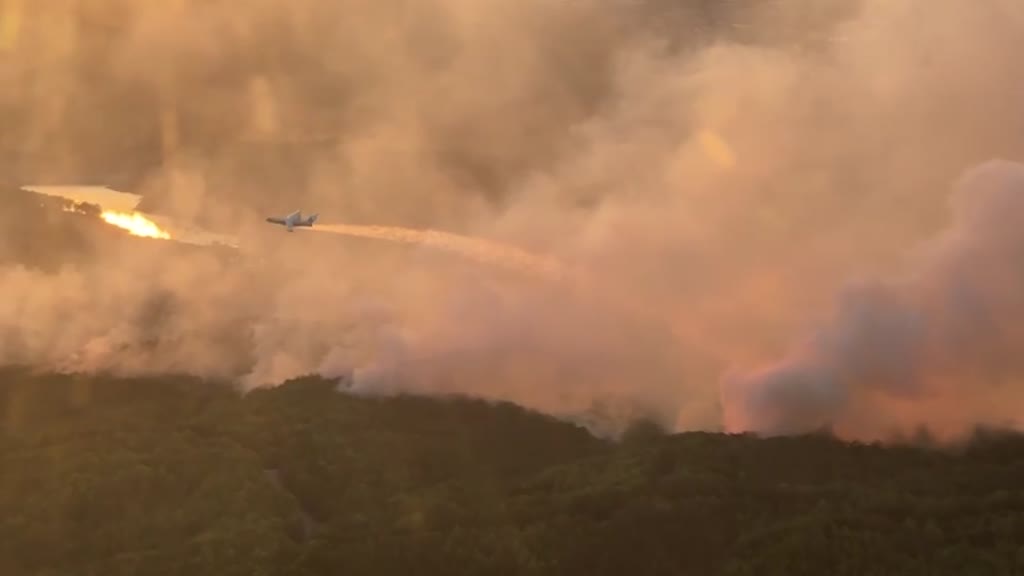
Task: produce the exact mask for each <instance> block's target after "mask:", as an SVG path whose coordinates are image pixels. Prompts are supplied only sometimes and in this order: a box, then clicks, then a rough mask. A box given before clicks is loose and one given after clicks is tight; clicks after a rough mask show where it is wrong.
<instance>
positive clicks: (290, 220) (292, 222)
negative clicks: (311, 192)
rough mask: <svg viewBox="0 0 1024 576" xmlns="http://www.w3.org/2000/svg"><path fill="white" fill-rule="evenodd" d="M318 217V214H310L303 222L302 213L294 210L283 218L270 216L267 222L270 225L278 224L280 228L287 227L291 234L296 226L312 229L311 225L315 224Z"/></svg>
mask: <svg viewBox="0 0 1024 576" xmlns="http://www.w3.org/2000/svg"><path fill="white" fill-rule="evenodd" d="M319 216H320V215H319V214H310V215H309V217H308V218H306V219H305V220H303V219H302V211H301V210H296V211H295V212H292V213H291V214H289V215H287V216H285V217H284V218H277V217H273V216H271V217H270V218H267V222H270V223H271V224H280V225H282V226H285V227H287V228H288V231H289V232H293V231H294V229H295V227H296V226H305V227H309V228H312V227H313V223H314V222H316V219H317V218H318V217H319Z"/></svg>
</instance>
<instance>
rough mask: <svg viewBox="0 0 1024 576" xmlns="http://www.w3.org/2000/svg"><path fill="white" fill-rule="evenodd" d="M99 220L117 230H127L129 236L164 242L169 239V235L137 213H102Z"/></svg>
mask: <svg viewBox="0 0 1024 576" xmlns="http://www.w3.org/2000/svg"><path fill="white" fill-rule="evenodd" d="M100 218H103V220H104V221H106V222H107V223H108V224H113V225H114V226H117V227H118V228H123V229H124V230H127V231H128V233H129V234H132V235H134V236H142V237H144V238H162V239H164V240H169V239H170V238H171V235H170V234H168V233H167V232H164V231H163V230H161V229H160V227H159V226H157V225H156V224H154V223H153V222H152V221H151V220H149V219H148V218H146V217H145V216H143V215H141V214H139V213H137V212H132V213H131V214H126V213H124V212H103V213H102V214H100Z"/></svg>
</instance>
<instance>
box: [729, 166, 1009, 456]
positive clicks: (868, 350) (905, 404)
mask: <svg viewBox="0 0 1024 576" xmlns="http://www.w3.org/2000/svg"><path fill="white" fill-rule="evenodd" d="M951 205H952V208H953V216H954V217H953V223H952V224H951V226H950V228H949V229H948V230H946V231H944V232H943V233H942V234H941V235H939V236H938V237H937V238H935V239H934V240H932V241H930V242H929V243H927V244H926V245H925V246H924V247H923V249H922V250H921V254H920V255H919V256H918V262H917V263H916V266H915V267H914V268H913V269H912V271H911V273H910V274H908V275H907V276H906V277H905V278H901V279H898V280H893V281H888V282H882V281H876V282H871V283H866V284H861V285H857V286H855V287H851V288H850V289H849V291H848V292H847V293H845V294H844V296H843V298H842V299H841V300H840V302H839V307H838V310H837V311H836V315H835V317H834V318H833V319H832V321H831V322H830V323H829V324H828V325H827V326H826V327H824V328H823V329H821V330H820V331H819V332H818V333H817V335H816V336H815V337H814V338H812V339H811V340H810V341H808V342H807V343H805V344H804V345H803V346H802V347H800V348H799V349H797V350H796V351H794V352H793V353H792V354H791V355H790V356H789V357H788V358H787V359H785V360H784V361H782V362H781V363H780V364H778V365H776V366H773V367H770V368H767V369H764V370H762V371H760V372H755V373H752V374H747V375H743V376H735V377H733V378H731V379H729V380H727V383H726V386H725V388H724V390H723V394H724V395H725V396H726V398H727V401H726V403H725V404H726V405H727V406H730V407H731V408H732V409H733V410H734V411H733V412H732V413H731V414H729V416H730V417H731V418H732V419H733V422H731V424H732V425H734V426H736V427H738V428H742V429H755V430H761V431H767V432H774V433H780V432H782V433H784V432H805V431H808V430H811V429H814V428H817V427H821V426H830V427H833V428H834V429H835V430H836V431H837V432H839V433H841V434H844V435H847V436H856V437H865V438H872V437H874V438H878V437H884V436H885V435H887V434H892V433H908V432H913V431H914V430H915V429H917V428H926V429H928V430H930V431H932V432H933V433H935V434H938V435H941V436H944V437H955V436H959V435H962V434H965V433H969V432H970V431H971V429H972V428H973V427H975V426H977V425H979V424H987V425H999V426H1008V427H1021V426H1024V419H1021V416H1020V409H1021V407H1022V401H1024V390H1022V389H1021V384H1022V383H1024V354H1022V352H1024V329H1022V328H1021V326H1020V318H1021V317H1022V316H1024V272H1022V271H1021V269H1020V266H1019V263H1020V262H1021V261H1022V258H1024V228H1022V227H1021V226H1020V215H1021V214H1022V213H1024V164H1016V163H1010V162H991V163H987V164H984V165H982V166H981V167H978V168H976V169H974V170H972V171H971V172H969V173H968V174H967V175H966V176H965V177H964V179H963V181H962V182H960V184H959V186H958V188H957V190H956V191H955V193H954V195H953V196H952V202H951Z"/></svg>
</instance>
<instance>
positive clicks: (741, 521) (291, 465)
mask: <svg viewBox="0 0 1024 576" xmlns="http://www.w3.org/2000/svg"><path fill="white" fill-rule="evenodd" d="M0 470H3V473H2V475H0V572H2V573H4V574H57V573H75V574H105V575H106V574H129V573H131V574H140V573H144V574H219V575H220V574H338V573H349V574H374V575H380V574H409V573H416V574H587V575H588V576H592V575H594V574H621V573H624V572H627V571H628V572H634V573H641V574H701V575H707V574H759V575H760V574H776V573H777V574H822V573H830V574H869V573H870V574H946V573H949V574H965V573H970V574H1013V573H1019V571H1020V570H1021V569H1022V568H1024V546H1022V545H1021V542H1024V490H1022V489H1021V488H1020V484H1019V479H1020V478H1022V477H1024V441H1022V440H1020V439H1019V438H1015V437H1004V436H999V435H989V436H987V437H985V438H979V439H978V440H977V441H976V442H975V443H974V444H972V445H971V446H970V447H969V448H964V449H960V450H958V451H956V452H948V451H947V452H939V451H930V450H926V449H923V448H912V447H906V446H904V447H888V448H886V447H882V446H864V445H847V444H843V443H840V442H837V441H834V440H831V439H829V438H826V437H801V438H789V439H772V440H759V439H755V438H752V437H745V436H726V435H716V434H680V435H673V436H665V435H662V434H660V433H658V432H657V430H654V429H650V428H646V429H645V428H644V427H642V426H638V427H637V428H636V429H635V430H634V432H633V433H631V434H629V435H627V437H626V438H625V439H624V441H623V442H622V443H620V444H611V443H608V442H604V441H600V440H597V439H595V438H593V437H591V436H589V435H588V434H586V433H585V432H584V431H583V430H582V429H580V428H578V427H575V426H573V425H570V424H566V423H563V422H558V421H555V420H552V419H550V418H547V417H543V416H540V415H537V414H532V413H529V412H526V411H524V410H521V409H519V408H516V407H514V406H511V405H506V404H495V405H491V404H486V403H483V402H479V401H469V400H462V399H449V400H427V399H418V398H410V397H401V398H388V399H366V398H356V397H352V396H347V395H343V394H339V393H337V392H335V391H334V390H333V386H332V384H331V383H329V382H324V381H321V380H318V379H309V380H303V381H295V382H290V383H288V384H286V385H283V386H281V387H279V388H275V389H270V390H261V391H257V392H253V393H251V394H249V395H247V396H244V397H243V396H240V395H238V394H236V393H235V392H234V391H232V390H230V389H229V388H227V387H224V386H221V385H218V384H214V383H208V382H199V381H195V380H190V379H186V378H175V377H167V378H162V379H146V380H141V379H140V380H118V379H107V378H102V377H83V376H56V375H48V374H34V373H31V372H29V371H27V370H21V369H14V368H11V369H6V370H4V371H3V373H2V374H0Z"/></svg>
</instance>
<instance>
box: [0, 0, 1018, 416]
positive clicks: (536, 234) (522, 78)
mask: <svg viewBox="0 0 1024 576" xmlns="http://www.w3.org/2000/svg"><path fill="white" fill-rule="evenodd" d="M1022 49H1024V8H1022V7H1021V5H1020V3H1019V2H1017V1H1016V0H987V1H985V2H977V1H976V0H949V1H944V2H929V1H927V0H910V1H905V2H892V1H891V0H854V1H850V0H835V1H825V0H789V1H783V2H774V1H773V2H768V1H763V2H762V1H758V0H748V1H745V2H729V3H724V2H703V1H699V0H645V1H640V2H597V1H593V2H587V1H573V2H566V1H563V0H427V1H421V2H410V1H406V0H372V1H370V0H253V1H250V2H245V3H244V6H243V5H242V4H240V3H237V2H224V1H209V0H203V1H200V0H176V1H167V2H159V3H152V2H142V1H132V0H53V1H48V2H28V1H26V0H22V1H16V0H6V1H3V0H0V79H2V80H3V81H4V86H5V89H4V90H3V91H0V124H2V125H3V127H4V129H3V130H2V131H0V149H2V150H3V152H4V153H3V154H2V155H0V158H2V160H0V162H2V165H0V173H2V174H3V176H4V180H6V181H8V182H11V183H15V184H18V183H24V182H32V183H68V182H75V183H77V182H90V183H98V182H104V183H108V184H111V185H113V186H115V187H118V188H121V189H125V190H127V191H132V192H137V193H141V194H143V195H144V196H145V200H144V203H145V205H146V207H147V208H148V209H151V210H154V211H159V212H162V213H166V214H169V215H173V216H175V217H177V218H180V219H182V220H187V221H192V222H195V223H197V224H201V225H204V226H207V227H209V228H213V229H216V230H219V231H224V232H228V233H238V234H239V235H240V236H241V237H242V241H243V242H242V243H243V246H244V249H243V254H242V255H241V256H240V257H238V258H236V259H229V260H225V259H221V258H218V257H215V256H213V255H210V254H202V253H191V252H189V253H183V252H180V251H176V250H171V249H165V248H150V247H147V248H139V249H128V248H121V247H119V246H121V244H120V243H117V242H114V241H111V240H108V239H106V238H105V237H99V236H97V237H96V238H91V237H90V239H89V240H88V241H87V242H86V243H87V244H88V245H89V246H90V247H91V248H90V250H91V251H90V254H91V256H89V257H88V258H85V259H80V260H78V261H75V262H73V263H72V262H69V263H68V264H67V266H65V267H64V268H63V269H62V270H60V271H59V272H52V271H44V270H40V269H37V268H32V267H28V268H22V267H7V268H3V269H2V272H0V274H2V275H0V330H2V332H0V345H3V348H2V350H0V360H4V361H10V362H15V361H16V362H26V363H34V364H40V365H46V366H52V365H57V366H63V367H65V368H68V369H71V368H76V369H90V370H109V371H115V372H116V371H125V372H146V371H165V370H176V371H181V370H184V371H190V372H193V373H197V374H202V375H209V376H224V377H232V378H238V379H239V381H241V382H243V383H244V384H245V385H246V386H258V385H266V384H273V383H276V382H280V381H281V380H283V379H285V378H288V377H292V376H297V375H300V374H303V373H307V372H317V371H319V372H322V373H325V374H329V375H342V374H348V372H349V371H350V370H353V369H355V370H356V374H357V376H356V377H355V378H354V379H352V381H351V385H352V386H353V387H355V388H358V389H360V390H366V389H367V388H368V387H369V388H370V389H371V391H372V390H395V389H404V390H416V391H428V392H435V393H448V392H463V393H472V394H476V395H480V396H485V397H489V398H502V399H508V400H513V401H516V402H521V403H523V404H525V405H527V406H530V407H532V408H537V409H541V410H546V411H549V412H552V413H558V414H568V413H578V412H580V411H587V410H590V409H593V410H595V411H597V412H601V413H603V414H612V416H609V417H610V418H612V419H613V420H614V419H616V418H618V417H617V416H615V415H619V414H621V415H623V417H628V416H629V415H632V414H634V413H636V412H643V413H647V412H651V411H652V410H653V411H654V412H655V414H656V415H657V416H658V417H660V418H662V419H664V420H666V421H667V422H668V423H669V424H671V425H674V426H675V427H677V428H680V429H692V428H704V429H708V428H717V427H719V426H721V425H722V424H723V413H724V414H725V415H726V416H728V424H729V425H730V426H731V427H734V426H739V427H748V426H749V427H753V428H755V429H764V430H779V429H801V428H803V427H804V426H805V425H811V424H815V425H816V424H818V423H819V422H828V423H833V424H836V425H837V427H838V428H840V429H841V430H842V431H844V433H848V434H856V435H876V434H878V435H880V434H885V433H887V432H888V430H889V429H890V428H891V427H892V422H893V418H891V417H890V416H889V414H892V413H894V411H895V410H896V408H895V407H894V406H895V405H896V404H897V403H898V402H901V401H902V400H899V399H901V398H907V397H914V396H913V395H915V394H916V395H918V397H920V395H921V394H924V392H923V391H922V390H923V389H925V390H930V388H928V387H929V386H932V385H933V383H934V379H933V378H932V377H931V376H930V375H931V374H934V373H935V370H936V369H935V366H936V365H938V363H939V361H938V360H936V359H935V358H932V354H934V352H935V351H936V350H939V349H942V350H946V349H953V350H957V351H962V353H963V354H964V356H960V354H959V352H958V354H956V355H951V356H950V357H949V358H946V359H943V360H942V362H941V363H942V364H943V365H944V366H946V367H947V369H948V370H947V373H948V374H951V376H949V378H950V379H953V380H956V381H958V382H961V381H965V380H964V379H966V378H967V376H966V375H967V374H975V373H978V372H979V371H980V368H971V369H968V368H965V367H964V366H967V365H969V366H972V367H981V366H983V367H986V368H987V369H989V370H991V371H992V373H1002V372H1000V370H1003V371H1005V370H1004V368H1005V367H1004V366H1002V364H1001V362H1003V360H1005V356H1000V355H999V354H996V353H995V352H993V351H991V350H988V349H985V350H975V348H974V347H970V346H968V347H964V346H951V347H950V348H943V347H941V346H939V345H938V344H935V343H934V342H932V338H934V337H935V336H934V335H935V334H947V333H948V334H953V333H954V332H956V333H960V332H957V331H956V330H954V329H952V328H943V329H941V330H939V329H937V328H935V326H934V325H933V322H935V321H936V320H935V318H938V317H941V318H942V319H943V321H945V322H951V321H952V320H950V319H949V318H947V317H945V316H943V315H941V314H938V313H933V308H934V305H933V304H926V303H922V302H920V301H918V300H916V299H917V298H919V297H920V296H921V295H920V294H919V293H918V291H916V290H917V289H915V290H908V289H903V288H899V289H892V288H888V287H878V286H873V285H871V284H869V285H867V286H866V287H864V288H858V289H854V290H852V292H851V293H850V295H849V297H848V298H847V299H846V300H844V304H843V310H847V309H849V310H856V311H859V312H858V314H854V315H853V316H856V317H857V318H859V319H858V320H857V322H854V323H853V324H851V325H849V326H847V325H846V324H845V323H844V322H845V321H840V322H839V326H841V327H842V328H841V329H840V330H838V331H835V332H834V333H833V331H828V330H826V331H825V333H826V334H828V336H827V337H823V338H824V340H822V341H821V342H819V343H816V344H814V345H813V346H811V347H809V348H808V349H807V350H806V351H804V352H802V355H803V356H802V358H803V359H802V360H800V361H799V362H798V361H794V362H792V363H789V364H787V365H786V366H787V370H788V369H789V368H788V367H792V368H793V369H794V370H796V371H797V378H795V380H798V381H804V382H807V384H806V385H794V384H791V383H788V382H791V381H792V380H791V379H785V380H786V382H787V383H786V384H783V385H778V386H776V385H775V384H769V385H765V386H755V385H753V384H755V383H756V382H758V381H760V380H758V379H752V378H748V377H740V378H739V379H738V380H737V382H739V384H737V385H735V386H728V387H727V388H726V389H725V391H724V393H722V394H720V390H719V382H720V380H721V377H722V374H723V373H725V371H726V370H727V369H730V368H731V367H738V368H740V369H746V368H749V367H751V366H758V365H763V364H764V363H766V362H770V361H771V360H772V359H773V358H777V357H779V356H781V355H783V354H784V353H785V351H786V349H787V346H789V344H790V343H791V342H792V341H793V340H794V339H795V338H797V337H799V335H801V334H806V333H807V332H808V331H809V330H811V329H812V328H813V327H814V326H817V325H820V324H821V323H822V322H825V321H826V320H827V314H828V311H829V309H830V306H831V303H832V300H833V298H834V296H835V295H836V294H837V293H839V292H840V291H841V290H842V289H843V286H844V285H846V283H847V282H848V281H850V280H851V279H856V278H874V277H883V276H885V277H887V276H891V275H892V274H894V273H895V272H896V271H898V270H901V269H902V267H903V266H904V265H905V264H906V262H905V258H904V255H905V250H906V248H907V247H909V246H914V245H917V244H918V243H920V242H921V241H923V240H924V239H926V238H929V237H932V236H934V235H935V234H938V233H939V231H940V230H941V229H943V228H944V227H945V226H946V219H947V218H948V214H947V211H946V205H945V192H944V191H945V190H946V189H947V188H948V185H949V182H951V181H953V180H954V179H955V178H956V177H957V176H958V175H959V174H960V173H962V172H963V171H964V170H965V169H966V168H967V167H970V166H973V165H976V164H978V163H979V162H983V161H985V160H987V159H989V158H993V157H1006V158H1015V157H1022V156H1024V115H1022V114H1021V112H1020V110H1021V102H1022V98H1021V95H1022V94H1024V76H1022V75H1020V74H1019V73H1018V67H1019V65H1018V62H1017V61H1016V58H1015V55H1016V54H1018V53H1020V52H1021V50H1022ZM297 208H302V209H303V210H305V211H306V212H310V211H317V212H320V213H321V215H322V220H323V221H324V222H325V223H327V224H330V223H337V224H356V225H382V226H416V227H429V228H434V229H442V230H448V231H451V232H456V233H463V234H469V235H474V236H479V237H485V238H488V239H489V240H492V241H498V242H506V243H509V244H513V245H516V246H520V247H523V248H525V249H528V250H531V251H533V252H536V253H540V254H544V255H547V256H551V257H555V258H558V259H559V260H560V261H561V262H563V263H566V265H567V266H570V267H571V268H572V269H573V270H577V271H579V272H580V275H579V278H585V279H586V280H585V281H582V282H580V283H578V284H577V285H575V286H573V288H572V290H565V289H564V288H560V287H559V286H558V285H557V283H555V284H552V283H549V282H545V281H537V280H536V279H531V278H522V277H520V276H518V275H516V274H510V273H507V272H500V271H493V270H491V269H489V268H486V267H480V266H476V265H470V264H466V263H462V262H460V261H458V260H457V259H452V258H449V257H445V256H443V255H440V254H438V253H436V251H433V250H430V249H417V248H410V247H408V246H398V247H387V246H383V245H381V244H380V243H379V242H378V243H373V242H366V241H354V240H346V239H342V238H339V237H334V236H331V235H299V234H296V235H288V236H287V237H282V235H281V234H279V232H280V231H279V230H267V229H265V228H266V226H265V225H264V224H263V222H262V219H263V217H264V216H265V215H267V214H268V213H285V212H288V211H291V210H294V209H297ZM18 229H19V230H22V231H24V230H26V228H25V227H21V226H19V227H18ZM971 229H973V228H971ZM24 233H25V232H20V233H19V234H24ZM28 233H30V231H29V232H28ZM33 242H35V244H34V245H33V247H32V249H33V251H34V252H42V251H45V249H48V248H49V247H51V246H56V240H51V239H48V238H43V237H38V238H33ZM22 244H24V242H23V241H22V240H21V236H20V235H15V234H10V235H9V236H3V235H0V255H2V254H4V253H7V252H10V251H11V247H13V246H17V245H22ZM927 296H928V298H932V297H933V296H931V295H927ZM990 296H991V297H995V296H996V295H992V294H989V293H983V294H980V295H979V294H972V295H971V296H970V297H968V296H958V297H961V298H966V299H967V301H970V302H978V303H977V306H978V307H979V309H983V310H998V308H997V306H998V305H999V304H998V302H1001V301H989V300H985V299H984V298H988V297H990ZM1000 297H1002V296H1000ZM971 298H973V299H974V300H970V299H971ZM929 302H930V301H929ZM843 314H849V313H848V312H844V313H843ZM992 314H994V315H995V316H996V317H997V318H1000V314H999V313H995V312H993V313H992ZM841 316H842V315H841ZM957 321H958V322H965V320H957ZM876 331H882V332H883V333H884V334H885V336H886V338H887V339H889V340H891V343H883V342H879V341H877V340H876V339H875V337H874V336H873V335H872V336H870V337H867V338H866V340H865V335H869V334H873V333H874V332H876ZM1004 338H1005V340H1003V342H1009V341H1010V340H1009V336H1005V335H1004ZM887 342H888V341H887ZM883 344H884V346H883ZM901 346H902V347H904V348H900V347H901ZM942 346H945V345H942ZM902 349H907V350H909V351H908V352H907V354H908V357H910V358H916V359H917V360H915V361H914V362H908V361H906V360H905V359H904V358H902V357H895V356H894V353H895V352H896V351H899V350H902ZM915 350H916V352H915ZM862 359H867V360H863V361H862ZM961 362H962V364H961ZM823 372H824V373H825V374H826V375H827V376H828V377H829V378H832V379H833V381H825V380H822V379H821V378H820V377H819V376H820V375H821V374H822V373H823ZM850 374H854V375H855V377H851V376H850ZM952 374H958V375H959V376H956V378H954V377H953V376H952ZM851 378H853V379H855V380H858V381H861V380H870V381H871V382H872V384H871V387H870V389H871V390H872V391H875V390H884V391H885V393H884V394H883V393H875V392H872V393H871V394H860V393H857V394H854V393H853V392H851V390H852V389H851V387H850V386H848V385H847V384H845V383H846V382H847V381H848V380H850V379H851ZM773 381H774V379H773ZM945 385H946V386H947V387H948V388H949V390H950V392H949V393H948V394H947V398H953V397H955V396H957V395H959V400H960V402H956V403H954V402H952V401H949V402H942V403H927V402H921V403H917V404H915V406H916V407H915V408H914V410H916V411H917V412H918V413H919V415H918V417H917V418H915V419H911V420H913V421H919V422H923V423H927V424H933V425H942V426H946V425H947V424H949V425H951V426H952V423H956V424H957V425H962V426H967V425H969V424H970V423H972V422H982V423H998V422H1001V421H1002V419H1001V418H1000V417H999V414H997V413H996V412H993V411H986V410H983V409H981V408H979V407H978V406H980V405H981V404H984V403H985V402H986V401H983V400H981V399H980V397H977V396H969V395H968V393H967V392H965V391H964V388H962V387H958V386H954V385H953V384H945ZM857 389H859V388H857V387H856V386H854V387H853V390H857ZM895 390H901V391H902V392H901V394H902V396H901V395H893V394H892V393H891V392H892V391H895ZM788 391H796V392H798V393H794V399H793V400H792V401H783V400H781V399H780V398H782V397H785V395H786V394H789V393H790V392H788ZM929 394H930V393H929ZM854 396H855V397H854ZM890 396H892V398H896V399H891V398H890ZM990 397H991V396H990ZM991 398H994V397H991ZM999 400H1000V401H1001V402H1000V404H1002V405H1006V404H1010V402H1009V401H1008V400H1006V399H1005V397H999ZM722 402H724V405H721V406H720V405H719V404H720V403H722ZM993 402H995V400H993ZM854 405H856V406H857V408H856V410H854V409H853V408H851V406H854ZM761 406H764V407H765V408H764V411H759V410H760V408H758V407H761ZM900 406H901V408H900V409H901V410H902V404H900ZM932 410H934V412H932ZM767 411H771V412H772V413H773V414H776V413H777V414H778V417H777V418H776V417H774V416H772V417H771V418H769V416H768V415H767V413H766V412H767ZM854 413H855V414H856V417H855V418H854V417H853V416H844V417H843V418H840V417H839V416H837V415H850V414H854ZM940 414H945V415H946V416H948V417H943V418H939V415H940ZM876 417H877V418H876ZM854 421H855V422H854ZM908 421H909V420H908ZM839 423H846V424H845V425H844V426H839Z"/></svg>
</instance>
